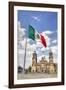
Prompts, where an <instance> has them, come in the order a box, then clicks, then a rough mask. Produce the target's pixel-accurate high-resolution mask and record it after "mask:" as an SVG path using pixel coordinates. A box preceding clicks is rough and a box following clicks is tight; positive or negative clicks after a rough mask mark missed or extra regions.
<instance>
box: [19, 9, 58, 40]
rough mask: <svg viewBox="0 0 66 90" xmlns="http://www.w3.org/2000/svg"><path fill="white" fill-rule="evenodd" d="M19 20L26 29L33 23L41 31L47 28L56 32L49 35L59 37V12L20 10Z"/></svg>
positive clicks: (52, 37) (53, 37)
mask: <svg viewBox="0 0 66 90" xmlns="http://www.w3.org/2000/svg"><path fill="white" fill-rule="evenodd" d="M18 21H20V23H21V26H22V27H24V28H26V30H28V26H29V25H32V26H33V27H34V28H35V29H36V30H37V31H38V32H39V33H41V32H43V31H47V30H48V31H51V32H54V33H53V34H52V35H49V37H50V38H51V39H57V12H46V11H26V10H25V11H24V10H18Z"/></svg>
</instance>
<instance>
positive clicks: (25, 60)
mask: <svg viewBox="0 0 66 90" xmlns="http://www.w3.org/2000/svg"><path fill="white" fill-rule="evenodd" d="M26 49H27V37H26V42H25V54H24V65H23V73H24V74H25V63H26Z"/></svg>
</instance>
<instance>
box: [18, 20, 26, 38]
mask: <svg viewBox="0 0 66 90" xmlns="http://www.w3.org/2000/svg"><path fill="white" fill-rule="evenodd" d="M17 30H18V40H22V39H23V38H24V36H25V31H26V29H25V28H23V27H21V24H20V22H18V27H17Z"/></svg>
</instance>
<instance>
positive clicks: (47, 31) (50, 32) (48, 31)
mask: <svg viewBox="0 0 66 90" xmlns="http://www.w3.org/2000/svg"><path fill="white" fill-rule="evenodd" d="M43 33H44V34H48V35H49V34H52V33H53V32H52V31H50V30H46V31H44V32H43Z"/></svg>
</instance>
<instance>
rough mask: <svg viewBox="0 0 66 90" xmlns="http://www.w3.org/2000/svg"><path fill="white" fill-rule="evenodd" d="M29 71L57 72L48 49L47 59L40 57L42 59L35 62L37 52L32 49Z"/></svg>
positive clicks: (55, 64)
mask: <svg viewBox="0 0 66 90" xmlns="http://www.w3.org/2000/svg"><path fill="white" fill-rule="evenodd" d="M31 72H33V73H35V72H38V73H56V72H57V63H54V61H53V53H52V51H51V50H50V52H49V61H48V60H46V58H45V57H42V59H41V60H40V61H39V62H37V54H36V52H35V51H34V53H33V55H32V68H31Z"/></svg>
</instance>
